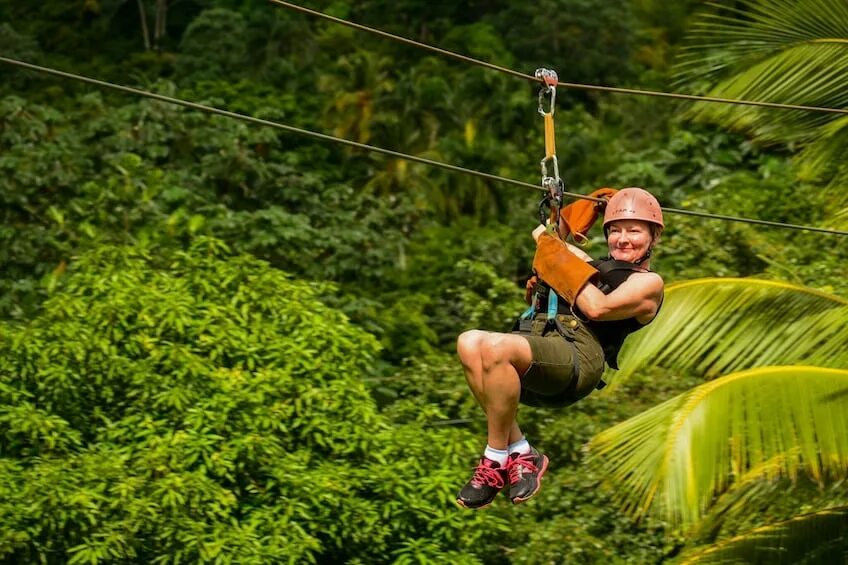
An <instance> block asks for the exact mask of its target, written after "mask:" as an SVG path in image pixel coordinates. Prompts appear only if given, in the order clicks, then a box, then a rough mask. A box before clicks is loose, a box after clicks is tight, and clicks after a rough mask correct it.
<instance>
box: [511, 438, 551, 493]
mask: <svg viewBox="0 0 848 565" xmlns="http://www.w3.org/2000/svg"><path fill="white" fill-rule="evenodd" d="M506 466H507V470H508V471H509V499H510V500H512V503H513V504H520V503H522V502H524V501H525V500H530V499H531V498H533V497H534V496H536V493H538V492H539V489H541V488H542V475H544V474H545V471H547V470H548V456H547V455H542V454H541V453H539V452H538V451H536V449H535V448H533V447H531V448H530V452H529V453H524V454H518V453H511V454H510V455H509V461H508V462H507V464H506Z"/></svg>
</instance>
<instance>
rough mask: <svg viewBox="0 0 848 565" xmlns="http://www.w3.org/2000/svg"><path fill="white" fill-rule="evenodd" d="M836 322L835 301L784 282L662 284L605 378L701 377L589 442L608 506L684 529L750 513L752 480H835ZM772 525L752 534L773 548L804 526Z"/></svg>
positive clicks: (841, 357) (845, 392)
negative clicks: (652, 310) (661, 371)
mask: <svg viewBox="0 0 848 565" xmlns="http://www.w3.org/2000/svg"><path fill="white" fill-rule="evenodd" d="M846 321H848V302H846V301H845V300H844V299H841V298H838V297H835V296H830V295H827V294H824V293H821V292H818V291H812V290H810V289H804V288H799V287H793V286H790V285H786V284H781V283H774V282H769V281H756V280H746V279H735V280H722V279H712V280H709V279H708V280H698V281H691V282H685V283H680V284H676V285H670V287H669V289H668V291H667V295H666V300H665V303H664V305H663V310H662V311H661V313H660V315H659V316H658V317H657V320H656V321H655V323H654V324H652V325H651V326H650V328H649V329H647V330H645V331H643V332H641V333H640V334H637V335H636V336H634V338H632V339H631V340H629V342H628V344H627V347H626V349H625V350H624V351H623V352H622V356H623V362H622V365H623V366H626V367H628V368H627V371H626V372H623V373H622V374H621V375H618V378H619V380H618V382H617V384H620V383H621V382H622V381H624V380H626V379H627V378H628V377H629V376H631V375H632V374H633V373H634V372H636V371H638V370H643V369H645V368H647V367H649V366H652V365H653V366H660V367H663V368H665V369H667V370H676V371H683V372H694V373H696V374H699V375H702V376H703V377H704V378H706V379H707V380H709V382H707V383H705V384H702V385H700V386H698V387H696V388H695V389H693V390H691V391H688V392H686V393H684V394H681V395H678V396H676V397H674V398H672V399H670V400H667V401H666V402H663V403H662V404H660V405H658V406H655V407H654V408H651V409H649V410H647V411H645V412H643V413H642V414H639V415H638V416H635V417H633V418H631V419H629V420H627V421H625V422H622V423H620V424H618V425H616V426H614V427H612V428H610V429H608V430H605V431H603V432H601V433H600V434H598V435H596V436H595V437H594V438H593V439H592V441H591V443H590V451H591V453H592V460H593V461H594V464H595V465H596V466H597V468H598V469H599V470H601V472H602V476H603V477H604V482H607V483H608V484H609V485H610V486H612V485H614V495H613V496H614V498H615V499H616V500H617V501H618V503H619V504H620V506H621V507H622V508H624V509H625V510H626V511H628V512H629V513H630V514H631V515H632V516H634V517H637V518H641V517H645V516H648V515H653V516H656V517H660V518H662V519H664V520H667V521H668V522H669V523H670V524H672V525H673V526H676V527H679V528H683V529H684V530H686V529H688V531H689V532H690V533H691V532H693V531H694V530H693V526H696V525H698V524H699V523H701V522H702V521H703V520H704V519H705V518H706V517H708V516H712V518H711V519H712V520H713V521H716V520H719V521H720V519H721V513H722V512H726V511H727V508H728V506H735V507H736V511H737V512H744V507H746V505H748V506H747V508H751V501H752V500H756V498H757V496H756V495H757V493H756V489H753V490H752V485H757V484H761V483H762V482H763V481H776V480H780V479H788V480H789V481H791V482H797V481H798V480H799V478H801V477H803V478H804V479H805V480H811V481H813V482H814V483H815V484H818V485H820V487H821V488H824V487H825V486H826V485H828V484H834V483H836V482H838V481H840V480H844V479H846V477H848V438H846V437H845V434H844V430H846V429H848V412H846V411H848V370H846V367H848V356H846V351H848V330H846ZM796 363H797V364H796ZM813 364H815V365H817V366H812V365H813ZM728 373H729V374H728ZM760 494H762V493H760ZM772 494H773V493H772ZM742 495H744V496H742ZM740 501H742V502H740ZM825 506H827V505H825ZM799 509H800V503H799V504H798V505H797V508H796V511H797V510H799ZM814 510H816V511H818V509H814ZM821 510H822V511H824V510H825V508H824V506H823V507H821ZM749 513H750V511H749ZM717 515H718V517H716V516H717ZM828 516H830V514H828ZM840 516H841V514H840ZM811 519H812V518H811ZM781 528H782V529H781ZM778 530H779V531H780V532H781V533H780V535H771V536H760V537H758V538H757V539H760V541H761V542H762V543H765V542H766V541H768V540H771V541H776V542H779V543H778V546H781V547H782V546H783V545H785V544H787V543H790V542H788V541H786V539H785V538H786V536H787V535H789V533H802V534H803V532H804V531H805V530H804V528H785V527H781V526H773V527H772V530H770V531H772V532H775V531H778ZM758 531H759V530H758ZM751 535H752V536H754V535H757V536H759V534H751ZM747 539H748V540H750V539H752V538H747ZM728 543H729V542H728ZM739 543H740V545H739V546H738V547H740V548H741V547H743V546H744V545H745V544H743V543H742V542H739ZM746 543H747V542H746ZM791 543H792V544H796V545H797V544H800V545H797V546H798V547H803V546H804V544H803V543H802V542H800V541H797V542H796V541H792V542H791ZM807 545H809V543H807ZM728 551H730V550H728ZM739 551H742V550H741V549H740V550H739ZM707 562H709V561H707Z"/></svg>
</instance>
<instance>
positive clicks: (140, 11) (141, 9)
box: [136, 0, 150, 51]
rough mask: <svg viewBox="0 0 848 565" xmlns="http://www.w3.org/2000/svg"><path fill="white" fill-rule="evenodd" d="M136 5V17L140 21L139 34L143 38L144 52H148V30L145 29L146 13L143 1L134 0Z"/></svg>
mask: <svg viewBox="0 0 848 565" xmlns="http://www.w3.org/2000/svg"><path fill="white" fill-rule="evenodd" d="M136 3H137V4H138V17H139V19H140V20H141V34H142V35H143V36H144V50H145V51H150V30H148V29H147V11H146V10H145V9H144V0H136Z"/></svg>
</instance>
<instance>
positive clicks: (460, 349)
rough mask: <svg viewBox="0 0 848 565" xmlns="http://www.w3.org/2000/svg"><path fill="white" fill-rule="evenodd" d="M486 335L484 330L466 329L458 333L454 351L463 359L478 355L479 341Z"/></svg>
mask: <svg viewBox="0 0 848 565" xmlns="http://www.w3.org/2000/svg"><path fill="white" fill-rule="evenodd" d="M485 336H486V332H484V331H480V330H468V331H465V332H462V333H461V334H459V337H458V338H456V352H457V353H458V354H459V358H460V359H462V360H463V361H465V360H466V359H469V358H471V357H479V355H480V343H481V341H483V339H484V338H485Z"/></svg>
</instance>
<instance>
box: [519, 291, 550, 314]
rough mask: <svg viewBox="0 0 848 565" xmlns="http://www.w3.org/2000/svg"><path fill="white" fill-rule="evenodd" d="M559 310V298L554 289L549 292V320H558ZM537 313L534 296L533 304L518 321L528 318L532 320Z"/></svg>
mask: <svg viewBox="0 0 848 565" xmlns="http://www.w3.org/2000/svg"><path fill="white" fill-rule="evenodd" d="M558 308H559V299H558V298H557V294H556V292H554V291H553V289H551V291H550V292H548V319H549V320H553V319H554V318H556V315H557V310H558ZM535 312H536V297H535V295H534V296H533V304H532V305H531V306H530V307H529V308H528V309H527V310H525V311H524V313H523V314H521V316H519V318H518V319H519V320H526V319H528V318H532V317H533V314H534V313H535Z"/></svg>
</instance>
